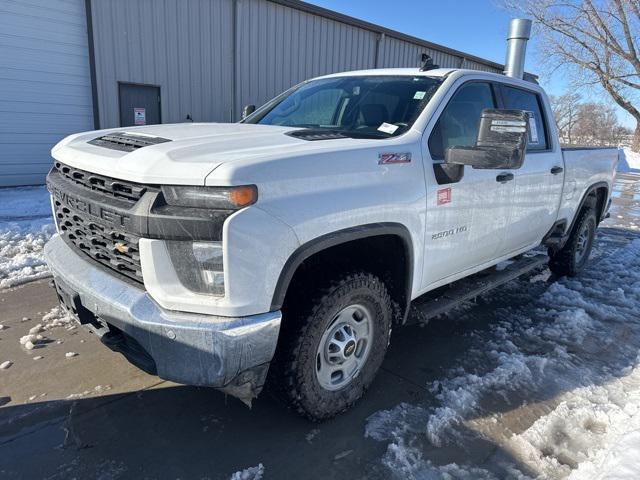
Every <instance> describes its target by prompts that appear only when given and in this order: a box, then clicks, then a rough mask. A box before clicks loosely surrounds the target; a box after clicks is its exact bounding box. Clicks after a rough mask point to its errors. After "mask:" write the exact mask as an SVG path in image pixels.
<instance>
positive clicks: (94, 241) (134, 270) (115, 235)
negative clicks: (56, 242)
mask: <svg viewBox="0 0 640 480" xmlns="http://www.w3.org/2000/svg"><path fill="white" fill-rule="evenodd" d="M54 210H55V215H56V222H57V224H58V228H59V229H60V233H61V234H62V238H64V239H65V240H66V241H67V242H70V243H71V244H72V245H73V246H75V247H76V248H77V249H78V250H80V251H82V252H83V253H85V254H87V255H89V257H91V258H93V259H94V260H96V261H97V262H99V263H101V264H103V265H105V266H107V267H109V268H112V269H114V270H116V271H117V272H119V273H121V274H122V275H124V276H126V277H128V278H130V279H132V280H135V281H137V282H142V270H141V267H140V252H139V250H138V241H139V240H140V238H139V237H136V236H135V235H131V234H128V233H124V232H120V231H118V230H115V229H113V228H112V227H108V226H106V225H103V224H101V223H99V222H97V221H96V220H94V218H93V217H91V216H89V215H88V214H86V213H84V212H80V211H78V210H75V209H71V208H69V207H68V206H66V205H63V204H62V203H60V201H59V200H57V199H55V198H54Z"/></svg>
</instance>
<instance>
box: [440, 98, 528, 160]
mask: <svg viewBox="0 0 640 480" xmlns="http://www.w3.org/2000/svg"><path fill="white" fill-rule="evenodd" d="M528 126H529V114H528V113H527V112H525V111H524V110H494V109H485V110H483V111H482V114H481V115H480V128H479V129H478V138H477V140H476V145H475V147H450V148H447V150H446V152H445V159H444V161H445V163H447V164H453V165H470V166H472V167H473V168H482V169H497V170H512V169H518V168H520V167H521V166H522V163H523V162H524V154H525V151H526V149H527V139H528V137H529V130H528Z"/></svg>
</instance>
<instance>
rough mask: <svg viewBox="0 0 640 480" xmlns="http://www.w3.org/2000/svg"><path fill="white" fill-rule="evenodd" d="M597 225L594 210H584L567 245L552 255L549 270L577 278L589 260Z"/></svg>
mask: <svg viewBox="0 0 640 480" xmlns="http://www.w3.org/2000/svg"><path fill="white" fill-rule="evenodd" d="M597 225H598V222H597V220H596V212H595V211H594V210H593V208H585V209H584V210H582V211H581V212H580V216H579V217H578V220H577V221H576V224H575V226H574V228H573V231H572V232H571V235H570V236H569V240H567V243H566V244H565V245H564V246H563V247H562V249H561V250H559V251H558V252H555V253H552V254H551V258H550V260H549V269H550V270H551V271H552V272H553V273H555V274H556V275H560V276H564V275H568V276H570V277H575V276H576V275H577V274H578V273H580V271H581V270H582V269H583V268H584V266H585V265H586V264H587V260H589V255H590V254H591V248H592V247H593V240H594V238H595V235H596V228H597Z"/></svg>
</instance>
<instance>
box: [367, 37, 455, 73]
mask: <svg viewBox="0 0 640 480" xmlns="http://www.w3.org/2000/svg"><path fill="white" fill-rule="evenodd" d="M380 52H381V54H380V62H379V64H378V67H379V68H401V67H416V68H417V67H420V66H421V65H422V61H421V60H422V54H423V53H426V54H427V55H430V56H431V58H432V59H433V63H435V64H436V65H439V66H441V67H443V68H460V63H461V61H462V58H461V57H458V56H455V55H451V54H449V53H446V52H441V51H438V50H435V49H431V48H426V47H423V46H422V45H417V44H415V43H411V42H407V41H405V40H400V39H397V38H393V37H389V36H385V37H384V38H383V39H382V41H381V44H380Z"/></svg>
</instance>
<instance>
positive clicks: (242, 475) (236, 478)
mask: <svg viewBox="0 0 640 480" xmlns="http://www.w3.org/2000/svg"><path fill="white" fill-rule="evenodd" d="M263 475H264V466H263V465H262V464H261V463H260V464H258V465H257V466H255V467H251V468H245V469H244V470H241V471H239V472H236V473H234V474H233V475H231V479H230V480H261V479H262V476H263Z"/></svg>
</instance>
